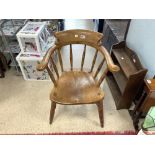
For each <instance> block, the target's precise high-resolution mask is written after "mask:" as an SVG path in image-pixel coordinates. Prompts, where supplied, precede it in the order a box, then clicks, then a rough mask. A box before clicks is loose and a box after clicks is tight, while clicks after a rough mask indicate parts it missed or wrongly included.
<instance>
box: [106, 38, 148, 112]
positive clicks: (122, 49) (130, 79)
mask: <svg viewBox="0 0 155 155" xmlns="http://www.w3.org/2000/svg"><path fill="white" fill-rule="evenodd" d="M111 57H112V59H113V61H114V63H115V64H117V65H118V66H119V67H120V71H119V72H116V73H111V72H108V74H107V77H106V79H107V82H108V85H109V87H110V89H111V92H112V95H113V98H114V100H115V104H116V108H117V109H129V108H130V106H131V103H132V101H133V99H134V97H135V96H136V93H137V92H138V89H139V87H140V86H141V84H142V83H143V80H144V77H145V75H146V73H147V69H145V68H143V66H142V65H141V63H140V60H139V58H138V56H137V55H136V53H135V52H134V51H132V50H131V49H129V48H128V47H127V46H126V44H125V41H123V42H120V43H119V44H116V45H113V47H112V51H111Z"/></svg>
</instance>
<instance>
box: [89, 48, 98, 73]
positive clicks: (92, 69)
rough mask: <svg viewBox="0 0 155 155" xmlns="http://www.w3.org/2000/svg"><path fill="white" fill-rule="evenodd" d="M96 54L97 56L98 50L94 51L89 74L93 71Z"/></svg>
mask: <svg viewBox="0 0 155 155" xmlns="http://www.w3.org/2000/svg"><path fill="white" fill-rule="evenodd" d="M97 54H98V50H96V52H95V55H94V58H93V62H92V66H91V70H90V73H91V72H92V71H93V69H94V65H95V62H96V58H97Z"/></svg>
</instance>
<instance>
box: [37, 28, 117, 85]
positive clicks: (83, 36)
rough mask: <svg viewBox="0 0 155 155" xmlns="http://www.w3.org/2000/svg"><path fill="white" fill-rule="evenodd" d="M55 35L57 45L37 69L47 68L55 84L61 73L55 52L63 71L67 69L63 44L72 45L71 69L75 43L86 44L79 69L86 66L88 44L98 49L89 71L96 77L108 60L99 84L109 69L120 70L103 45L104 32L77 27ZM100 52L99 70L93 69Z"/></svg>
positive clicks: (81, 69)
mask: <svg viewBox="0 0 155 155" xmlns="http://www.w3.org/2000/svg"><path fill="white" fill-rule="evenodd" d="M55 37H56V42H55V45H54V46H53V47H51V48H50V49H49V51H48V52H47V54H46V55H45V56H44V58H43V60H42V62H41V63H40V64H38V66H37V69H38V70H40V71H41V70H44V69H47V71H48V73H49V76H50V78H51V80H52V81H53V83H54V85H55V86H57V79H59V77H60V75H59V72H58V68H57V65H56V63H55V62H54V58H53V57H54V55H55V54H57V55H58V58H59V63H60V67H61V72H64V71H65V70H64V64H63V58H62V55H61V49H62V47H63V46H66V45H69V46H70V51H69V53H70V60H69V61H70V70H71V71H73V70H74V66H73V49H72V45H73V44H83V45H84V47H83V54H82V60H81V67H80V69H79V70H80V71H84V67H83V66H84V62H85V56H86V49H87V46H91V47H93V48H95V49H96V51H95V53H94V57H93V60H92V64H91V66H90V70H89V73H92V74H93V73H94V74H93V77H94V79H96V78H97V75H98V74H99V72H100V71H101V69H102V67H103V65H104V62H106V65H107V67H106V68H105V70H104V71H103V73H102V74H101V77H100V78H99V79H98V80H97V79H96V81H97V82H96V84H97V86H100V85H101V83H102V81H103V80H104V78H105V76H106V73H107V72H108V70H110V71H111V72H114V71H118V70H119V67H118V66H116V65H114V64H113V61H112V59H111V57H110V55H109V53H108V52H107V50H106V49H105V48H104V47H103V46H102V41H101V40H102V38H103V34H101V33H98V32H93V31H90V30H77V29H76V30H67V31H61V32H56V33H55ZM99 52H100V53H101V54H102V57H103V58H102V61H101V62H100V64H99V65H98V67H97V70H96V71H93V70H94V66H95V63H96V59H97V55H98V53H99ZM54 72H55V75H56V76H54Z"/></svg>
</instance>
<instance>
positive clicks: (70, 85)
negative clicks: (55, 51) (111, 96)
mask: <svg viewBox="0 0 155 155" xmlns="http://www.w3.org/2000/svg"><path fill="white" fill-rule="evenodd" d="M103 98H104V93H103V91H102V90H101V88H100V87H98V86H97V84H96V81H95V80H94V78H93V76H92V75H91V74H89V73H87V72H81V71H70V72H64V73H63V74H62V75H61V77H60V78H59V79H58V81H57V87H54V88H53V90H52V92H51V95H50V99H51V100H53V101H55V102H57V103H60V104H68V105H70V104H82V103H85V104H89V103H97V102H99V101H100V100H102V99H103Z"/></svg>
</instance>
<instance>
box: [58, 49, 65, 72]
mask: <svg viewBox="0 0 155 155" xmlns="http://www.w3.org/2000/svg"><path fill="white" fill-rule="evenodd" d="M58 57H59V62H60V66H61V71H62V72H63V71H64V68H63V62H62V57H61V51H60V48H59V49H58Z"/></svg>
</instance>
